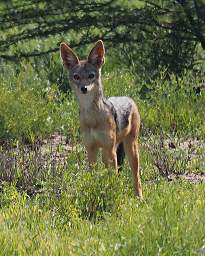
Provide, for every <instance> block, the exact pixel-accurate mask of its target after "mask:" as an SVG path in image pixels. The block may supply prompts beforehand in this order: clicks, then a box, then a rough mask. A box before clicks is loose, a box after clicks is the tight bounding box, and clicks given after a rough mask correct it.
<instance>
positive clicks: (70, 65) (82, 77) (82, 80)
mask: <svg viewBox="0 0 205 256" xmlns="http://www.w3.org/2000/svg"><path fill="white" fill-rule="evenodd" d="M60 53H61V59H62V62H63V64H64V66H65V67H66V68H67V69H68V71H69V81H70V86H71V88H72V89H73V90H74V92H75V94H76V96H77V98H78V101H79V105H80V128H81V133H82V135H83V141H84V144H85V147H86V150H87V153H88V161H89V163H90V164H92V163H94V162H96V159H97V151H98V149H99V148H102V154H103V162H104V163H105V165H106V166H107V165H108V164H112V165H113V166H114V168H115V171H116V173H118V167H119V165H121V164H122V162H123V156H124V152H125V154H126V155H127V157H128V160H129V163H130V166H131V169H132V173H133V179H134V188H135V192H136V194H137V195H138V196H139V197H142V188H141V180H140V172H139V152H138V142H137V139H138V135H139V127H140V116H139V112H138V109H137V106H136V105H135V103H134V101H133V100H132V99H131V98H129V97H110V98H105V97H104V96H103V87H102V81H101V67H102V65H103V63H104V56H105V49H104V45H103V42H102V41H101V40H99V41H97V43H96V44H95V46H94V47H93V49H92V50H91V52H90V54H89V56H88V58H87V60H82V61H80V60H79V59H78V57H77V55H76V54H75V53H74V52H73V50H72V49H71V48H70V47H69V46H67V45H66V44H65V43H61V45H60Z"/></svg>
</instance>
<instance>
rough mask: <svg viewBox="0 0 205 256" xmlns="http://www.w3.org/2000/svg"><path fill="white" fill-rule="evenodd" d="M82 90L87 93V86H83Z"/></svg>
mask: <svg viewBox="0 0 205 256" xmlns="http://www.w3.org/2000/svg"><path fill="white" fill-rule="evenodd" d="M81 92H82V93H84V94H85V93H87V87H85V86H83V87H81Z"/></svg>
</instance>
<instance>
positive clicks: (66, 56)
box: [60, 43, 79, 69]
mask: <svg viewBox="0 0 205 256" xmlns="http://www.w3.org/2000/svg"><path fill="white" fill-rule="evenodd" d="M60 56H61V60H62V62H63V65H65V66H66V67H67V68H68V69H70V68H72V67H73V66H75V65H76V64H79V59H78V57H77V55H76V54H75V53H74V51H73V50H72V49H71V48H70V47H69V46H68V45H67V44H66V43H61V44H60Z"/></svg>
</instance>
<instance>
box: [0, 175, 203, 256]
mask: <svg viewBox="0 0 205 256" xmlns="http://www.w3.org/2000/svg"><path fill="white" fill-rule="evenodd" d="M98 175H99V174H95V178H97V177H98ZM86 181H87V182H89V179H87V180H86ZM123 181H124V179H123ZM109 184H110V183H109V182H108V185H109ZM99 185H101V183H100V184H99ZM124 186H125V187H126V184H125V181H124V184H122V185H121V187H120V188H121V189H122V190H123V191H125V187H124ZM97 190H99V188H98V189H97ZM102 191H104V192H105V190H102ZM78 192H79V193H81V192H82V191H81V190H79V191H78ZM86 192H88V188H87V187H85V193H86ZM93 192H96V193H98V191H93ZM115 193H118V197H119V198H118V200H119V202H118V203H117V205H118V207H117V208H116V209H113V211H112V212H111V213H108V212H106V211H104V212H103V219H99V220H98V221H95V222H93V221H89V220H88V219H84V218H80V217H79V215H78V211H79V210H80V209H82V208H81V207H82V205H81V207H80V208H78V206H79V205H76V204H72V203H70V197H71V196H72V195H71V194H69V193H64V194H63V195H62V196H61V198H60V200H59V202H54V201H56V199H55V200H54V201H53V199H52V198H44V199H43V198H42V197H45V196H41V195H39V196H38V197H37V198H35V199H29V198H27V196H26V195H25V194H20V193H17V192H16V191H15V189H14V188H13V187H8V188H7V189H6V191H5V192H4V197H7V198H6V199H5V201H6V203H5V206H4V209H1V218H0V223H1V225H0V230H1V236H0V251H1V253H2V255H13V254H16V255H28V254H30V255H58V254H59V255H68V254H69V255H91V254H92V255H157V254H159V255H197V249H198V248H200V246H202V244H203V242H204V241H205V237H204V233H205V228H204V227H205V223H204V217H203V216H204V214H205V207H204V196H205V187H204V185H203V184H198V185H191V184H189V183H186V182H182V181H181V182H174V183H169V184H167V183H166V182H164V181H160V182H159V183H158V184H145V185H144V195H145V200H144V201H143V202H139V201H137V200H136V199H135V198H133V196H132V195H131V194H130V193H129V192H128V193H119V188H118V189H117V191H114V190H112V191H111V197H112V199H114V197H113V196H114V194H115ZM79 196H80V197H83V196H84V195H83V194H80V195H79ZM92 196H93V195H92ZM84 198H86V197H84ZM87 200H88V199H87ZM108 200H109V198H108ZM42 201H43V204H42ZM110 202H111V201H110ZM112 203H113V204H116V200H113V201H112Z"/></svg>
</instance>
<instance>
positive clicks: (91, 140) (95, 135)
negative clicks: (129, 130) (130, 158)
mask: <svg viewBox="0 0 205 256" xmlns="http://www.w3.org/2000/svg"><path fill="white" fill-rule="evenodd" d="M82 135H83V138H84V142H85V144H87V145H88V144H89V145H97V146H99V147H103V146H104V145H105V144H107V143H109V141H110V139H111V138H110V133H109V131H108V130H102V129H96V128H88V129H86V130H84V131H83V132H82Z"/></svg>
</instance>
